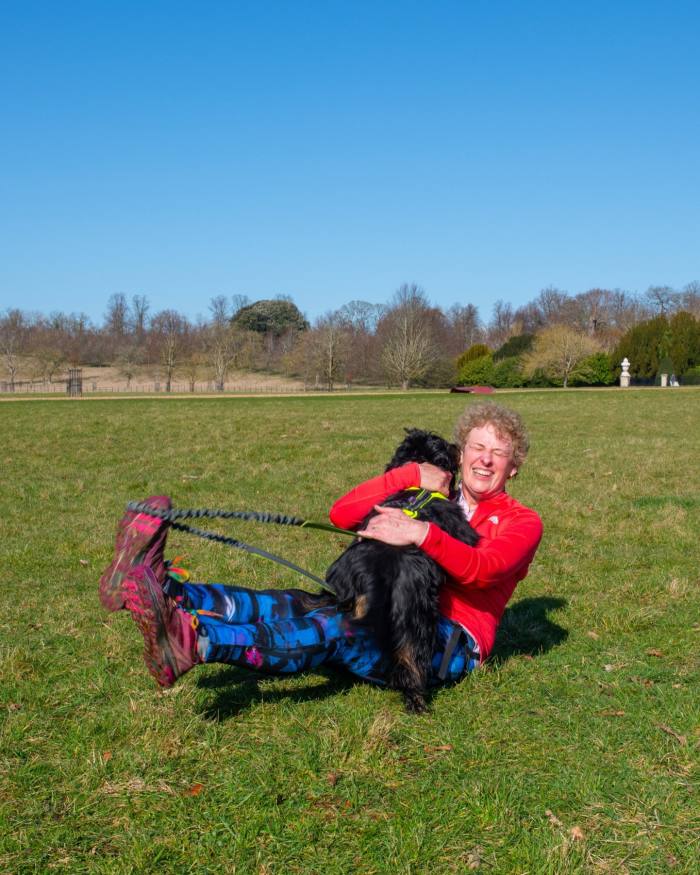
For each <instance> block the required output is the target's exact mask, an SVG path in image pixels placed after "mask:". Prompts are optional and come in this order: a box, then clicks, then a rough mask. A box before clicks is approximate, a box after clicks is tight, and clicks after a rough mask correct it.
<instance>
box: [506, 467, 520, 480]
mask: <svg viewBox="0 0 700 875" xmlns="http://www.w3.org/2000/svg"><path fill="white" fill-rule="evenodd" d="M517 476H518V469H517V468H516V467H515V466H513V467H512V468H511V469H510V474H509V475H508V477H509V478H512V477H517Z"/></svg>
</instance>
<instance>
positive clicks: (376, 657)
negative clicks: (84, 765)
mask: <svg viewBox="0 0 700 875" xmlns="http://www.w3.org/2000/svg"><path fill="white" fill-rule="evenodd" d="M455 438H456V441H457V443H458V444H459V446H461V447H462V456H461V483H460V485H459V489H458V493H457V497H456V498H455V500H456V501H457V502H458V503H459V505H460V506H461V508H462V509H463V511H464V514H465V516H466V518H467V519H468V520H469V521H470V523H471V525H472V527H473V528H474V529H475V530H476V531H477V533H478V534H479V535H480V536H481V537H480V540H479V543H478V545H477V546H476V547H469V546H468V545H466V544H464V543H462V542H461V541H457V540H455V539H454V538H451V537H450V536H449V535H447V534H446V533H445V532H444V531H442V530H441V529H439V528H438V527H437V526H436V525H434V524H433V523H427V522H423V521H420V520H415V519H412V518H410V517H409V516H407V515H406V514H404V513H403V512H402V511H401V510H400V509H397V508H385V507H382V506H381V504H380V502H381V501H383V500H384V499H385V498H387V497H388V496H389V495H391V494H392V493H394V492H397V491H399V490H401V489H406V488H408V487H411V486H420V487H423V488H427V489H429V490H431V491H441V492H447V489H448V485H449V479H450V478H449V474H447V473H446V472H445V471H442V470H440V469H439V468H436V467H435V466H433V465H429V464H418V463H410V464H408V465H404V466H402V467H400V468H394V469H392V470H391V471H388V472H387V473H385V474H383V475H381V476H379V477H375V478H373V479H371V480H368V481H366V482H364V483H362V484H360V485H359V486H357V487H356V488H355V489H353V490H352V491H351V492H349V493H348V494H347V495H345V496H343V497H342V498H340V499H339V500H338V501H337V502H336V503H335V504H334V505H333V507H332V508H331V511H330V519H331V522H332V523H334V524H335V525H337V526H340V527H342V528H351V529H355V530H358V527H359V526H360V524H361V523H362V521H363V520H364V519H365V518H366V516H367V515H368V513H369V512H370V511H371V510H373V509H375V510H376V511H377V513H376V515H375V516H373V517H372V519H371V520H370V521H369V523H368V524H367V526H366V527H365V528H364V529H361V530H358V534H359V535H361V536H362V537H366V538H375V539H377V540H380V541H383V542H385V543H387V544H392V545H394V546H397V547H402V546H408V545H415V546H417V547H419V548H420V549H421V550H423V551H425V553H427V554H428V555H429V556H430V557H431V558H432V559H434V560H435V561H436V562H438V564H439V565H441V566H442V568H443V569H444V570H445V571H446V572H447V577H448V579H447V582H446V583H445V585H444V586H443V587H442V589H441V592H440V614H441V618H440V622H439V625H438V641H437V647H436V651H435V654H434V657H433V665H432V668H433V677H432V681H433V683H438V682H440V681H442V680H448V681H454V680H458V679H459V678H460V677H462V676H463V675H464V674H465V673H467V672H469V671H471V670H472V669H474V668H475V667H476V666H477V665H479V664H480V663H481V662H483V661H484V659H486V657H487V656H488V655H489V653H490V651H491V648H492V647H493V643H494V640H495V637H496V629H497V628H498V623H499V621H500V619H501V616H502V615H503V611H504V609H505V606H506V604H507V602H508V600H509V599H510V597H511V595H512V593H513V590H514V589H515V587H516V585H517V583H518V582H519V581H520V580H522V579H523V578H524V577H525V576H526V575H527V572H528V568H529V566H530V563H531V562H532V558H533V556H534V555H535V551H536V550H537V547H538V545H539V542H540V539H541V537H542V523H541V521H540V518H539V516H538V515H537V514H536V513H535V511H533V510H530V509H529V508H527V507H525V506H524V505H522V504H520V503H519V502H517V501H516V500H515V499H513V498H511V497H510V496H509V495H508V493H507V492H506V484H507V482H508V480H509V479H510V478H511V477H514V476H515V475H516V474H517V472H518V469H519V468H520V466H521V465H522V463H523V462H524V460H525V457H526V455H527V450H528V439H527V434H526V432H525V429H524V426H523V423H522V421H521V419H520V416H519V415H518V414H517V413H515V412H514V411H511V410H508V409H507V408H504V407H501V406H500V405H496V404H480V405H476V406H471V407H467V409H466V410H465V411H464V413H463V414H462V416H461V417H460V419H459V420H458V422H457V426H456V429H455ZM149 501H150V500H149ZM158 501H159V503H160V506H163V504H164V503H166V502H167V499H163V498H160V499H158ZM166 532H167V523H164V522H163V521H161V520H158V519H156V518H154V517H149V516H147V515H145V514H137V515H133V514H131V515H127V517H125V518H124V519H123V521H122V523H121V525H120V530H119V532H118V535H117V549H116V552H115V558H114V561H113V562H112V564H111V565H110V566H109V567H108V569H107V570H106V572H105V574H104V575H103V576H102V579H101V581H100V598H101V600H102V602H103V604H104V605H105V606H106V607H108V609H111V610H115V609H116V608H119V607H126V608H128V610H129V611H130V612H131V615H132V617H133V619H134V620H135V622H136V624H137V626H138V627H139V629H140V631H141V633H142V635H143V638H144V643H145V651H144V659H145V661H146V665H147V667H148V670H149V671H150V672H151V674H152V675H153V676H154V677H155V678H156V680H157V681H158V683H159V684H160V685H161V686H164V687H169V686H171V685H172V684H173V683H174V682H175V681H176V679H177V678H178V677H180V676H181V675H182V674H184V673H185V672H187V671H189V670H190V669H191V668H192V667H194V666H195V665H197V664H200V663H206V662H223V663H228V664H232V665H238V666H245V667H249V668H254V669H257V670H260V671H268V672H272V673H278V674H288V673H294V672H299V671H305V670H308V669H314V668H318V667H319V666H321V665H330V666H337V667H342V668H344V669H346V670H348V671H350V672H352V673H353V674H355V675H358V676H360V677H363V678H365V679H366V680H369V681H372V682H375V683H380V684H382V683H385V682H386V677H387V676H388V670H389V659H388V655H387V654H386V653H383V652H382V651H381V649H380V648H379V647H378V645H377V644H376V642H375V640H374V637H373V635H372V632H371V630H370V629H369V628H367V627H365V626H362V625H359V624H357V623H354V622H353V621H352V619H351V618H350V617H349V616H348V615H347V614H344V613H343V612H342V611H340V610H339V609H338V608H337V606H335V605H333V606H330V607H329V606H325V607H317V608H314V607H313V602H314V597H313V596H309V595H308V594H307V593H304V592H302V591H301V590H293V589H292V590H265V591H257V590H249V589H245V588H243V587H231V586H223V585H220V584H211V585H203V584H190V583H179V582H178V581H177V580H175V579H173V577H171V576H169V575H168V574H167V566H166V563H165V562H164V559H163V549H164V546H165V538H166Z"/></svg>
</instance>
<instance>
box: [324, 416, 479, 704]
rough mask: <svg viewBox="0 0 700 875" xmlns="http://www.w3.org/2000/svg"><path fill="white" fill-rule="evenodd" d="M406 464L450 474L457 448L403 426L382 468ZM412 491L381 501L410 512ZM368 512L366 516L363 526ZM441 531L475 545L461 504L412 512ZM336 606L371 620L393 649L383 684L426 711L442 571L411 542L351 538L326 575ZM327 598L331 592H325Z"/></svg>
mask: <svg viewBox="0 0 700 875" xmlns="http://www.w3.org/2000/svg"><path fill="white" fill-rule="evenodd" d="M407 462H430V463H431V464H433V465H436V466H437V467H439V468H442V469H443V470H445V471H449V472H450V473H451V474H452V486H453V487H454V480H455V476H456V474H457V471H458V469H459V447H457V446H456V445H455V444H451V443H448V442H447V441H446V440H445V439H444V438H442V437H440V435H437V434H433V433H432V432H426V431H422V430H420V429H416V428H414V429H407V430H406V437H405V438H404V439H403V441H402V442H401V444H400V445H399V446H398V447H397V449H396V452H395V453H394V455H393V456H392V458H391V461H390V462H389V464H388V465H387V467H386V470H387V471H388V470H390V469H391V468H397V467H399V466H400V465H405V464H406V463H407ZM416 503H417V493H416V491H414V490H402V491H401V492H397V493H395V494H394V495H391V496H390V497H389V498H388V499H387V500H386V501H384V502H382V504H383V505H384V506H386V507H400V508H407V509H409V510H410V509H411V507H412V505H415V504H416ZM374 515H375V512H372V513H371V514H369V515H368V516H367V517H366V519H365V520H364V522H363V524H362V527H364V526H365V525H366V524H367V522H368V521H369V520H370V519H371V517H373V516H374ZM416 518H417V519H420V520H427V521H429V522H433V523H435V524H436V525H438V526H439V527H440V528H441V529H444V530H445V531H446V532H447V533H448V534H450V535H452V537H454V538H458V539H459V540H460V541H464V542H465V543H466V544H469V545H471V546H474V544H476V542H477V540H478V535H477V534H476V532H475V531H474V529H472V527H471V526H470V525H469V523H468V522H467V520H466V519H465V517H464V514H463V512H462V510H461V508H460V507H459V506H458V505H457V504H455V503H453V502H450V501H444V500H442V499H439V498H436V499H433V500H432V501H430V502H429V503H428V504H426V505H425V507H422V508H420V509H419V510H418V511H417V516H416ZM326 577H327V580H328V583H329V584H330V585H331V587H332V588H333V590H334V592H335V593H336V598H337V601H338V603H339V604H340V605H341V607H342V608H343V610H348V611H349V612H351V613H352V615H353V617H354V619H355V620H356V621H358V622H362V623H367V624H368V625H370V626H371V627H372V628H373V630H374V632H375V634H376V636H377V639H378V642H379V644H380V646H381V647H383V648H385V649H386V650H387V651H389V652H391V654H392V671H391V676H390V678H389V684H390V686H392V687H393V688H394V689H397V690H401V691H402V692H403V694H404V698H405V702H406V708H407V710H408V711H412V712H416V713H418V712H421V711H424V710H425V709H426V704H425V698H424V696H425V691H426V688H427V684H428V677H429V675H430V664H431V661H432V656H433V652H434V650H435V637H436V631H437V622H438V591H439V589H440V586H441V585H442V583H443V582H444V580H445V572H444V571H443V570H442V569H441V568H440V566H439V565H438V564H437V563H436V562H435V561H434V560H432V559H431V558H430V557H429V556H428V555H427V554H426V553H424V552H423V551H422V550H420V549H419V548H418V547H392V546H390V545H388V544H383V543H382V542H381V541H372V540H369V539H364V540H357V541H354V542H353V543H352V544H351V545H350V546H349V547H348V549H347V550H346V551H345V552H344V553H343V554H342V555H341V556H339V557H338V559H336V560H335V562H334V563H333V564H332V565H331V567H330V568H329V569H328V574H327V575H326ZM331 598H332V597H331Z"/></svg>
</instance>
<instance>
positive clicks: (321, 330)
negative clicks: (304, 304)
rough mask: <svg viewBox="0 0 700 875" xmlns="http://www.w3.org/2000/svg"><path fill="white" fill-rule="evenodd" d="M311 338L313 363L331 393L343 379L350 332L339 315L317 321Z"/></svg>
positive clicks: (330, 315) (328, 316) (324, 317)
mask: <svg viewBox="0 0 700 875" xmlns="http://www.w3.org/2000/svg"><path fill="white" fill-rule="evenodd" d="M311 334H312V336H311V338H310V341H311V344H312V349H313V361H314V365H315V367H316V368H317V372H318V373H319V374H320V375H321V377H322V379H323V382H324V383H325V386H326V388H327V389H328V391H329V392H332V391H333V386H334V384H335V383H336V382H337V381H338V380H340V379H341V377H342V374H343V369H344V367H345V364H346V360H347V354H348V349H349V339H350V338H349V332H348V329H347V327H346V325H345V323H344V321H343V318H342V316H341V315H340V314H339V313H337V312H336V313H328V314H327V315H326V316H322V317H321V318H320V319H318V320H317V322H316V325H315V326H314V329H313V331H312V332H311Z"/></svg>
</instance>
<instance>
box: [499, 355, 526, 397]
mask: <svg viewBox="0 0 700 875" xmlns="http://www.w3.org/2000/svg"><path fill="white" fill-rule="evenodd" d="M492 385H493V386H495V387H496V388H497V389H520V388H521V387H522V386H524V385H525V377H524V375H523V371H522V362H521V361H520V359H519V358H518V357H517V356H509V357H508V358H505V359H501V361H499V362H494V368H493V382H492Z"/></svg>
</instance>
